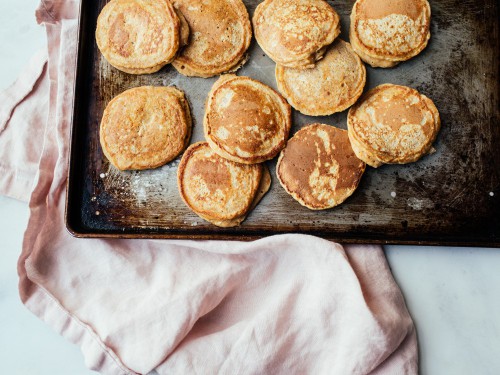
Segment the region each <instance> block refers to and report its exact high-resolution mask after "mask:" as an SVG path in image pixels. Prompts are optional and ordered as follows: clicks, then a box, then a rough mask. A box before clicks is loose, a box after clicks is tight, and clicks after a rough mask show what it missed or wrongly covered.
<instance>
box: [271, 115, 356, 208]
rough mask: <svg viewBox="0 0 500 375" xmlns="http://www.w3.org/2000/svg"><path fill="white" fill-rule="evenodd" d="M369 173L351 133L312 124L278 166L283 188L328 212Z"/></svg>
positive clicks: (288, 148) (298, 135)
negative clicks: (360, 158) (365, 172)
mask: <svg viewBox="0 0 500 375" xmlns="http://www.w3.org/2000/svg"><path fill="white" fill-rule="evenodd" d="M364 171H365V163H363V162H362V161H361V160H359V159H358V158H357V157H356V155H355V154H354V151H353V150H352V148H351V144H350V142H349V138H348V136H347V132H346V131H345V130H342V129H338V128H335V127H333V126H330V125H323V124H312V125H309V126H306V127H304V128H302V129H301V130H299V131H298V132H297V133H296V134H295V135H294V136H293V138H291V139H290V140H289V141H288V144H287V146H286V148H285V149H284V150H283V151H282V152H281V155H280V157H279V160H278V164H277V166H276V174H277V175H278V179H279V181H280V183H281V186H283V188H284V189H285V190H286V191H287V192H288V194H290V195H291V196H292V197H293V198H294V199H295V200H297V201H298V202H299V203H300V204H301V205H303V206H305V207H307V208H309V209H311V210H325V209H329V208H332V207H335V206H337V205H339V204H341V203H342V202H344V201H345V200H346V199H347V198H348V197H350V196H351V195H352V193H354V191H355V190H356V188H357V187H358V185H359V182H360V180H361V177H362V176H363V173H364Z"/></svg>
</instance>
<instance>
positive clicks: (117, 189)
mask: <svg viewBox="0 0 500 375" xmlns="http://www.w3.org/2000/svg"><path fill="white" fill-rule="evenodd" d="M105 3H106V1H102V0H101V1H95V2H91V1H90V0H83V1H82V8H81V18H80V36H79V38H80V42H79V56H78V70H77V83H76V87H75V106H74V120H73V132H72V139H71V160H70V172H69V176H68V196H67V226H68V229H69V230H70V232H71V233H72V234H74V235H75V236H79V237H127V238H153V237H156V238H204V239H207V238H212V239H235V240H236V239H245V240H246V239H252V238H258V237H262V236H267V235H272V234H280V233H290V232H294V233H306V234H313V235H318V236H322V237H325V238H329V239H334V240H338V241H341V242H344V243H350V242H356V243H408V244H409V243H413V244H415V243H416V244H455V245H478V246H483V245H484V246H500V175H499V174H500V147H499V143H500V123H499V118H500V116H499V111H500V110H499V42H498V41H499V35H498V30H499V26H498V24H499V13H498V8H499V6H498V2H496V1H494V0H483V1H455V0H442V1H430V3H431V7H432V12H433V16H432V25H431V32H432V37H431V41H430V43H429V46H428V47H427V49H426V50H424V51H423V52H422V53H421V54H420V55H419V56H417V57H415V58H414V59H412V60H410V61H408V62H405V63H402V64H400V65H399V66H397V67H395V68H392V69H373V68H371V67H367V78H368V79H367V86H366V88H365V90H368V89H370V88H372V87H375V86H377V85H379V84H382V83H394V84H401V85H407V86H411V87H413V88H416V89H417V90H419V91H420V92H421V93H423V94H425V95H427V96H429V97H430V98H432V99H433V101H434V102H435V104H436V106H437V107H438V109H439V111H440V113H441V119H442V130H441V132H440V134H439V135H438V138H437V142H436V144H435V148H436V150H437V152H436V153H435V154H433V155H430V156H427V157H425V158H423V159H422V160H420V161H419V162H416V163H413V164H409V165H404V166H391V165H386V166H383V167H381V168H379V169H373V168H367V171H366V173H365V175H364V177H363V179H362V181H361V184H360V186H359V189H358V190H357V191H356V192H355V193H354V195H353V196H352V197H350V198H349V199H348V200H347V201H346V202H345V203H344V204H342V205H341V206H339V207H337V208H334V209H331V210H327V211H320V212H316V211H310V210H308V209H306V208H304V207H302V206H300V205H299V204H298V203H297V202H296V201H294V200H293V199H292V198H291V197H290V196H289V195H288V194H286V193H285V191H284V190H283V189H282V187H281V186H280V185H279V182H278V181H277V178H276V177H275V164H276V161H275V160H273V161H271V162H269V163H268V166H269V168H270V170H271V174H272V175H273V184H272V187H271V190H270V191H269V193H268V194H267V195H266V196H265V197H264V199H263V200H262V201H261V203H260V204H259V205H258V206H257V208H256V209H255V210H254V211H252V213H251V214H250V215H249V216H248V218H247V220H246V221H245V222H244V223H243V224H242V225H241V226H240V227H236V228H217V227H215V226H213V225H212V224H210V223H208V222H205V221H204V220H202V219H201V218H199V217H198V216H197V215H196V214H194V213H193V212H191V211H190V210H189V209H188V208H187V207H186V206H185V204H184V203H183V202H182V200H181V198H180V196H179V194H178V191H177V185H176V172H177V166H178V163H179V159H177V160H175V161H174V162H172V163H170V164H168V165H166V166H164V167H161V168H158V169H155V170H149V171H134V172H120V171H118V170H116V169H114V168H113V167H112V166H110V165H109V163H108V161H107V160H106V158H105V157H104V156H103V154H102V151H101V149H100V146H99V134H98V129H99V122H100V119H101V116H102V112H103V110H104V108H105V106H106V104H107V103H108V102H109V101H110V100H111V99H112V98H113V97H114V96H116V95H117V94H119V93H121V92H123V91H125V90H126V89H129V88H132V87H137V86H141V85H175V86H177V87H179V88H180V89H182V90H183V91H185V93H186V96H187V98H188V101H189V103H190V106H191V110H192V114H193V120H194V123H193V125H194V128H193V137H192V140H191V143H194V142H197V141H201V140H203V129H202V118H203V113H204V102H205V98H206V96H207V93H208V91H209V90H210V88H211V86H212V85H213V83H214V82H215V80H216V78H210V79H203V78H188V77H184V76H182V75H180V74H178V73H177V71H176V70H175V69H174V68H173V67H171V66H166V67H165V68H163V69H162V70H161V71H160V72H158V73H155V74H152V75H141V76H134V75H129V74H126V73H122V72H120V71H118V70H116V69H114V68H113V67H111V66H110V65H109V64H108V63H107V62H106V61H105V60H104V59H103V58H102V57H101V55H100V54H99V52H98V50H97V46H96V44H95V41H94V40H95V39H94V30H95V25H96V20H97V16H98V14H99V12H100V10H101V9H102V7H103V6H104V5H105ZM244 3H245V4H246V6H247V9H248V11H249V13H250V15H252V14H253V11H254V9H255V7H256V5H257V4H258V3H259V1H244ZM329 3H330V4H332V6H333V7H334V8H335V9H336V10H337V12H338V13H339V14H340V15H341V19H342V34H341V38H343V39H344V40H348V39H349V38H348V29H349V15H350V12H351V9H352V6H353V4H354V1H329ZM250 54H251V57H250V60H249V61H248V62H247V64H246V65H245V66H244V67H243V68H242V69H240V70H239V71H238V75H246V76H250V77H252V78H255V79H258V80H260V81H262V82H264V83H265V84H267V85H269V86H271V87H274V88H276V82H275V78H274V67H275V64H274V63H273V62H272V61H271V60H270V59H269V58H268V57H266V56H265V55H264V53H263V52H262V50H261V49H260V48H259V46H258V45H257V43H256V42H255V41H253V42H252V46H251V47H250ZM346 116H347V111H345V112H343V113H340V114H336V115H333V116H327V117H309V116H304V115H301V114H300V113H298V112H296V111H295V112H294V115H293V120H294V126H293V128H292V134H293V133H295V132H296V131H297V130H298V129H300V128H301V127H302V126H304V125H305V124H310V123H313V122H321V123H326V124H330V125H333V126H337V127H340V128H343V129H345V128H346Z"/></svg>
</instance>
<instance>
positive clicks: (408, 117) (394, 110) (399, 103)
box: [375, 93, 429, 131]
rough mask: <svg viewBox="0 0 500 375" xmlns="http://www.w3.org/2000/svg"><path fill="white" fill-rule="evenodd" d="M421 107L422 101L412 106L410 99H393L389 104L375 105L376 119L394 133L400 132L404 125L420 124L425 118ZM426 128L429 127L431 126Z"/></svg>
mask: <svg viewBox="0 0 500 375" xmlns="http://www.w3.org/2000/svg"><path fill="white" fill-rule="evenodd" d="M409 94H410V93H409ZM421 106H422V103H421V102H420V101H418V103H416V104H411V103H410V102H409V100H408V98H403V97H393V98H391V100H389V101H388V102H383V103H380V102H379V103H378V105H375V107H376V109H375V119H376V120H377V121H379V122H381V123H382V124H384V125H388V126H390V127H391V129H392V130H393V131H399V129H400V128H401V126H403V125H407V124H420V122H421V121H422V119H423V117H424V115H423V113H422V107H421ZM424 126H427V127H429V124H425V125H424Z"/></svg>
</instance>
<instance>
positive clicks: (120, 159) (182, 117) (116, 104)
mask: <svg viewBox="0 0 500 375" xmlns="http://www.w3.org/2000/svg"><path fill="white" fill-rule="evenodd" d="M99 135H100V142H101V146H102V150H103V152H104V155H105V156H106V158H107V159H108V160H109V161H110V163H111V164H113V165H114V166H115V167H116V168H118V169H120V170H134V169H149V168H156V167H159V166H161V165H163V164H165V163H168V162H169V161H171V160H173V159H175V158H176V157H177V156H178V155H179V154H180V153H181V152H182V151H183V150H184V149H185V148H186V147H187V145H188V143H189V138H190V137H191V114H190V111H189V105H188V102H187V100H186V98H185V96H184V93H183V92H182V91H180V90H178V89H176V88H174V87H153V86H143V87H136V88H133V89H130V90H127V91H125V92H123V93H121V94H120V95H118V96H116V97H115V98H114V99H113V100H111V101H110V102H109V104H108V105H107V107H106V109H105V110H104V114H103V117H102V121H101V126H100V134H99Z"/></svg>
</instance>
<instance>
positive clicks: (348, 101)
mask: <svg viewBox="0 0 500 375" xmlns="http://www.w3.org/2000/svg"><path fill="white" fill-rule="evenodd" d="M276 81H277V84H278V90H279V91H280V92H281V93H282V94H283V96H285V98H286V99H287V100H288V102H289V103H290V104H291V105H292V107H293V108H295V109H297V110H298V111H300V112H302V113H303V114H305V115H310V116H326V115H331V114H333V113H336V112H342V111H344V110H345V109H347V108H349V107H350V106H351V105H353V104H354V103H355V102H356V100H358V98H359V97H360V96H361V94H362V93H363V88H364V87H365V83H366V69H365V66H364V64H363V62H362V61H361V60H360V58H359V57H358V55H356V53H355V52H354V51H353V49H352V48H351V45H350V44H349V43H347V42H344V41H343V40H340V39H336V40H335V42H334V43H333V44H332V45H331V46H330V47H328V49H327V52H326V54H325V56H324V57H323V59H322V60H320V61H318V62H317V63H316V66H315V67H314V68H312V69H294V68H287V67H284V66H282V65H276Z"/></svg>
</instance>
